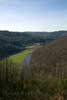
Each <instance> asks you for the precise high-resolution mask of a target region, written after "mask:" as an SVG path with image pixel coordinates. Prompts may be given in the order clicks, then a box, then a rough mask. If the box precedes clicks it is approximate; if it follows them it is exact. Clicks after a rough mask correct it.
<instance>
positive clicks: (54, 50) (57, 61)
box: [31, 37, 67, 77]
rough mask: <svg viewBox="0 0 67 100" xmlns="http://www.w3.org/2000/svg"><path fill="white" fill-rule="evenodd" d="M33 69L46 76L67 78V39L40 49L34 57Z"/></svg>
mask: <svg viewBox="0 0 67 100" xmlns="http://www.w3.org/2000/svg"><path fill="white" fill-rule="evenodd" d="M31 67H32V69H34V70H35V71H37V70H38V71H39V70H40V72H41V71H43V72H44V74H45V73H47V74H48V75H53V76H54V75H56V76H58V75H59V76H60V77H67V37H64V38H61V39H60V40H56V41H54V42H53V43H50V44H48V45H46V46H41V47H40V48H38V49H37V50H36V51H35V52H34V53H33V55H32V60H31ZM40 74H41V73H40Z"/></svg>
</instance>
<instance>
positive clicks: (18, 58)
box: [9, 49, 32, 64]
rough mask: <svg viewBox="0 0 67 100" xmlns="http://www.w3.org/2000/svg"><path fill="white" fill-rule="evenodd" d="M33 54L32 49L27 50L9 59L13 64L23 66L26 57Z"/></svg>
mask: <svg viewBox="0 0 67 100" xmlns="http://www.w3.org/2000/svg"><path fill="white" fill-rule="evenodd" d="M31 52H32V49H26V50H24V51H22V52H20V53H18V54H15V55H12V56H10V57H9V59H10V60H12V62H13V63H17V64H22V63H23V61H24V59H25V58H26V56H27V55H28V54H29V53H31Z"/></svg>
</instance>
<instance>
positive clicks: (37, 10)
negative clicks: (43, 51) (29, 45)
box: [0, 0, 67, 31]
mask: <svg viewBox="0 0 67 100" xmlns="http://www.w3.org/2000/svg"><path fill="white" fill-rule="evenodd" d="M0 30H9V31H58V30H67V0H0Z"/></svg>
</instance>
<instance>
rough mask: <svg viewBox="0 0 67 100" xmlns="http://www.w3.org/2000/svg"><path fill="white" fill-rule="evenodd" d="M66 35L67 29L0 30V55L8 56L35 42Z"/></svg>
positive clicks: (43, 42)
mask: <svg viewBox="0 0 67 100" xmlns="http://www.w3.org/2000/svg"><path fill="white" fill-rule="evenodd" d="M63 36H67V31H58V32H10V31H0V57H4V56H9V55H11V54H15V53H17V52H20V51H22V50H24V49H25V46H27V45H33V44H35V43H40V44H46V43H48V42H50V41H52V40H55V39H57V38H60V37H63Z"/></svg>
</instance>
